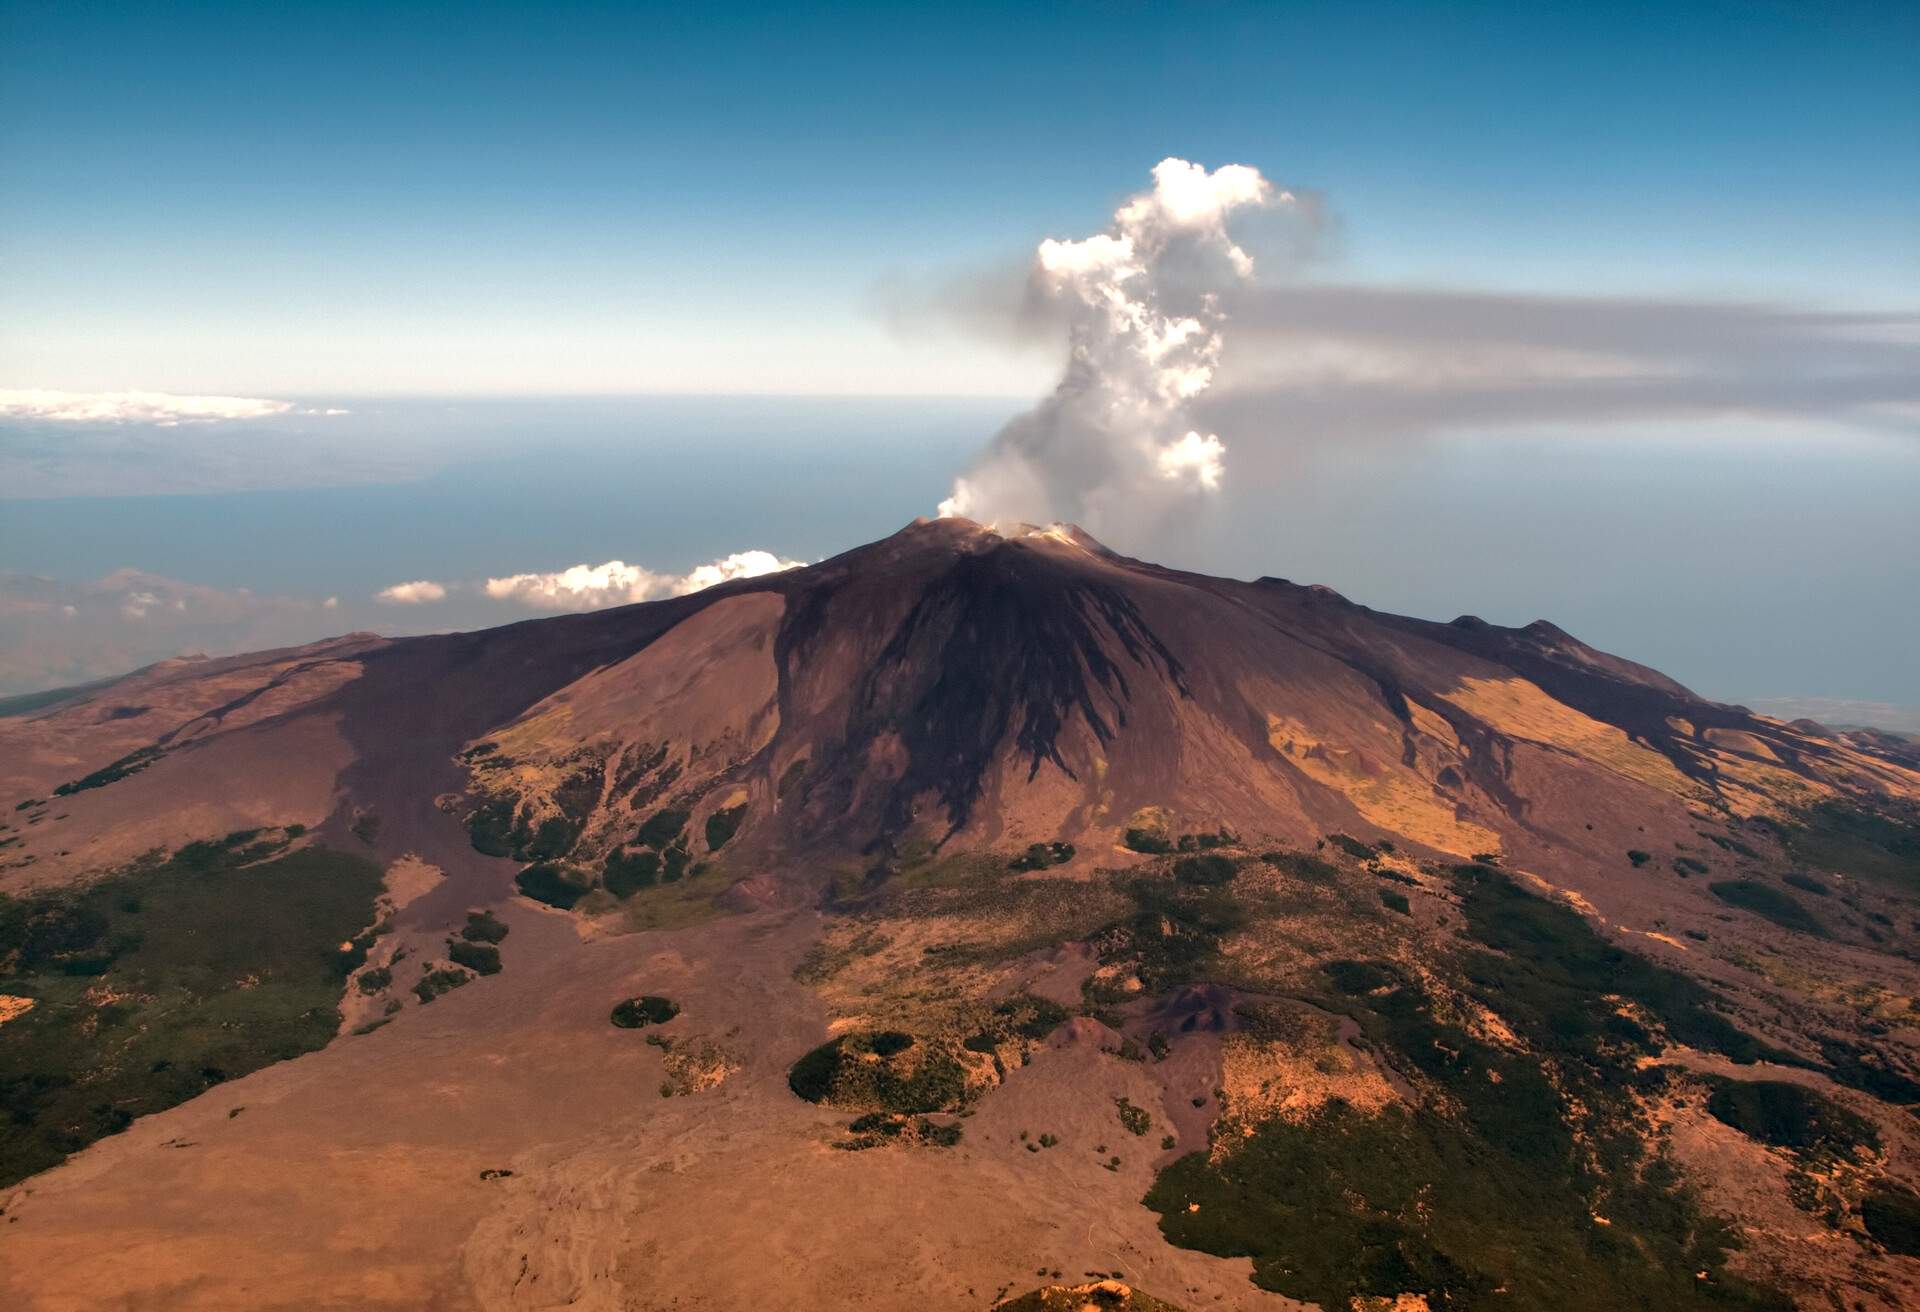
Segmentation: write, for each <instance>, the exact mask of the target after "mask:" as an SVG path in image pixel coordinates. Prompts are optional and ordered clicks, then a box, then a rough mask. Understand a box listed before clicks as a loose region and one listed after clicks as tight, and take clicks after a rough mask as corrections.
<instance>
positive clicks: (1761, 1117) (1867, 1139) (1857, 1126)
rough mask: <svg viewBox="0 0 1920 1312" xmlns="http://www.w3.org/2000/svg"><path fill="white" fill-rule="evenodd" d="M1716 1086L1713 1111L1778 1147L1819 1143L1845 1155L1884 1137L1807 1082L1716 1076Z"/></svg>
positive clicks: (1709, 1100) (1710, 1102) (1709, 1105)
mask: <svg viewBox="0 0 1920 1312" xmlns="http://www.w3.org/2000/svg"><path fill="white" fill-rule="evenodd" d="M1712 1089H1713V1091H1712V1093H1710V1094H1709V1095H1708V1097H1707V1112H1708V1114H1709V1115H1711V1116H1712V1117H1713V1118H1714V1119H1715V1120H1717V1121H1719V1122H1721V1123H1722V1124H1723V1125H1730V1126H1732V1127H1733V1128H1734V1129H1736V1130H1738V1131H1740V1133H1742V1134H1744V1135H1746V1136H1747V1137H1748V1138H1749V1139H1756V1140H1758V1141H1759V1142H1761V1143H1764V1144H1767V1145H1769V1146H1771V1147H1774V1148H1795V1149H1801V1150H1807V1149H1814V1148H1820V1149H1825V1150H1827V1151H1830V1152H1834V1153H1839V1154H1842V1155H1844V1154H1846V1153H1849V1152H1851V1151H1852V1150H1853V1148H1854V1147H1855V1146H1856V1145H1859V1144H1864V1145H1867V1146H1868V1147H1876V1146H1878V1144H1879V1142H1880V1136H1879V1134H1878V1133H1877V1132H1876V1131H1875V1130H1874V1128H1873V1126H1872V1124H1871V1123H1869V1122H1868V1121H1866V1120H1864V1119H1862V1118H1861V1117H1859V1116H1856V1115H1854V1114H1853V1113H1852V1112H1850V1111H1848V1110H1847V1109H1846V1108H1844V1107H1840V1106H1838V1105H1836V1104H1835V1103H1834V1102H1832V1101H1831V1100H1830V1099H1828V1098H1826V1097H1824V1096H1822V1095H1821V1094H1820V1093H1818V1092H1817V1091H1815V1090H1813V1089H1809V1088H1806V1087H1804V1086H1802V1085H1798V1084H1791V1083H1788V1082H1787V1081H1784V1080H1728V1079H1715V1080H1713V1081H1712Z"/></svg>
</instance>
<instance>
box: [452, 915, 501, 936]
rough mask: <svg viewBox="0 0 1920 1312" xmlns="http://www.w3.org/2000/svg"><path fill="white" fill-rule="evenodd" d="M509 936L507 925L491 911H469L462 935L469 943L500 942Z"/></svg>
mask: <svg viewBox="0 0 1920 1312" xmlns="http://www.w3.org/2000/svg"><path fill="white" fill-rule="evenodd" d="M506 936H507V927H506V926H505V925H504V924H502V923H501V922H500V920H499V919H498V918H497V917H496V916H495V915H494V914H493V912H491V911H469V912H467V923H466V927H465V928H463V929H462V930H461V931H460V937H461V938H463V939H466V940H467V941H468V942H469V943H498V942H499V941H500V940H501V939H503V938H505V937H506Z"/></svg>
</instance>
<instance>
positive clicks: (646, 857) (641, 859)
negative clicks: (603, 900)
mask: <svg viewBox="0 0 1920 1312" xmlns="http://www.w3.org/2000/svg"><path fill="white" fill-rule="evenodd" d="M600 869H601V873H600V882H601V883H603V884H605V885H606V888H607V892H609V893H611V894H613V895H614V896H615V897H632V896H633V895H634V894H635V893H638V892H639V891H640V890H641V889H643V888H651V887H653V886H654V885H655V884H657V883H659V882H660V857H659V854H658V853H655V852H645V851H642V852H609V853H607V859H606V863H605V864H604V865H602V866H601V868H600Z"/></svg>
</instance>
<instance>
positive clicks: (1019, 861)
mask: <svg viewBox="0 0 1920 1312" xmlns="http://www.w3.org/2000/svg"><path fill="white" fill-rule="evenodd" d="M1073 854H1074V846H1073V844H1072V843H1059V842H1054V843H1033V844H1031V845H1029V846H1028V848H1027V850H1026V851H1025V852H1023V853H1021V854H1020V855H1019V856H1017V857H1015V858H1014V859H1013V860H1012V861H1009V862H1008V863H1007V869H1009V870H1047V869H1050V868H1051V867H1053V866H1057V865H1064V864H1066V863H1067V862H1068V861H1071V860H1073Z"/></svg>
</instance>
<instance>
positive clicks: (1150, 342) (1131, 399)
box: [939, 158, 1295, 528]
mask: <svg viewBox="0 0 1920 1312" xmlns="http://www.w3.org/2000/svg"><path fill="white" fill-rule="evenodd" d="M1294 201H1295V197H1294V196H1293V195H1292V194H1291V193H1289V192H1286V191H1282V190H1280V189H1279V188H1277V187H1275V186H1274V185H1273V184H1272V183H1271V182H1269V181H1268V180H1267V179H1266V178H1264V177H1262V176H1261V175H1260V173H1259V171H1258V170H1256V169H1252V168H1248V167H1246V166H1245V165H1239V164H1229V165H1225V166H1222V167H1221V168H1218V169H1214V170H1212V171H1211V172H1209V171H1208V170H1207V169H1206V168H1204V167H1202V166H1200V165H1198V164H1191V163H1188V162H1187V161H1185V160H1180V159H1171V158H1170V159H1165V160H1162V161H1161V162H1160V163H1159V164H1158V165H1156V166H1155V167H1154V170H1153V186H1152V188H1151V189H1150V190H1147V191H1144V192H1141V193H1139V194H1138V195H1135V196H1132V197H1130V198H1129V199H1128V200H1127V201H1126V202H1125V203H1124V204H1122V205H1121V206H1120V208H1119V209H1118V210H1117V211H1116V212H1115V214H1114V216H1113V222H1112V224H1111V226H1110V227H1109V228H1108V230H1107V231H1105V232H1100V233H1096V234H1094V235H1092V236H1090V237H1086V238H1082V239H1080V240H1068V241H1063V240H1057V239H1054V238H1048V239H1047V240H1045V241H1043V242H1041V243H1040V246H1039V249H1038V250H1037V251H1036V252H1035V254H1034V259H1033V264H1032V267H1031V270H1030V272H1029V276H1028V280H1027V283H1026V297H1025V299H1023V302H1022V310H1021V314H1020V316H1019V318H1018V319H1017V320H1016V322H1019V323H1021V324H1023V325H1029V326H1030V325H1031V324H1032V323H1033V322H1035V321H1036V320H1044V317H1045V310H1046V309H1047V308H1052V309H1054V310H1055V311H1056V312H1057V313H1059V314H1061V315H1063V316H1064V318H1065V322H1066V325H1067V342H1068V357H1067V363H1066V368H1065V372H1064V374H1063V376H1062V378H1061V380H1060V383H1059V385H1058V386H1057V387H1056V388H1055V389H1054V392H1053V394H1052V395H1051V396H1049V397H1048V398H1047V399H1046V400H1045V401H1043V402H1041V404H1040V405H1039V406H1037V407H1035V408H1034V409H1033V410H1031V411H1029V412H1028V413H1026V414H1024V415H1022V416H1020V417H1019V418H1017V419H1015V420H1014V421H1013V422H1012V423H1010V424H1008V425H1007V426H1006V427H1005V428H1004V429H1002V430H1001V432H1000V434H999V436H997V437H996V438H995V439H994V441H993V443H992V444H991V445H990V446H989V447H988V449H987V450H986V452H984V453H983V454H982V456H981V457H980V459H979V460H977V461H976V462H975V463H974V465H973V467H972V468H971V469H969V470H968V471H967V472H966V473H965V474H963V475H962V476H961V477H960V478H959V479H957V480H956V481H955V483H954V486H953V491H952V493H951V494H950V495H949V496H948V497H947V498H946V500H944V501H943V502H941V504H940V507H939V513H940V514H941V515H943V516H944V515H965V516H968V517H970V518H975V519H983V520H990V521H1007V520H1031V521H1035V522H1042V523H1044V522H1047V521H1049V520H1053V519H1063V518H1065V519H1074V520H1076V521H1079V522H1081V523H1085V524H1088V525H1089V526H1091V527H1096V528H1097V527H1098V526H1099V525H1100V523H1101V522H1102V521H1103V520H1104V519H1106V518H1108V517H1109V516H1110V515H1115V514H1119V513H1127V514H1129V515H1137V514H1139V513H1141V512H1142V510H1143V508H1144V507H1146V506H1147V505H1148V504H1150V503H1155V502H1164V501H1166V500H1168V499H1169V498H1177V497H1178V496H1179V495H1180V494H1181V493H1182V492H1193V493H1199V494H1203V495H1204V494H1206V493H1210V492H1213V491H1216V490H1217V489H1218V488H1219V486H1220V483H1221V479H1222V477H1223V476H1224V471H1225V468H1226V447H1225V445H1224V444H1223V443H1222V441H1221V439H1220V437H1219V435H1218V434H1216V433H1213V432H1203V431H1201V430H1200V429H1199V428H1198V427H1196V426H1195V425H1194V423H1193V421H1192V411H1193V407H1194V403H1195V402H1196V400H1197V399H1198V398H1199V397H1201V396H1202V395H1203V394H1204V393H1205V392H1206V391H1207V390H1208V388H1209V387H1211V386H1212V385H1213V381H1214V374H1215V371H1216V369H1217V368H1218V365H1219V361H1220V356H1221V349H1222V344H1223V334H1222V329H1223V327H1224V324H1225V317H1226V316H1225V314H1224V312H1223V309H1222V306H1221V295H1222V292H1223V291H1224V290H1226V289H1227V288H1229V287H1232V286H1234V285H1236V284H1238V283H1241V282H1244V281H1245V280H1247V279H1249V278H1251V277H1252V275H1253V272H1254V257H1253V256H1252V255H1251V254H1249V253H1248V251H1247V250H1246V249H1245V248H1244V247H1243V246H1242V245H1241V244H1240V243H1239V242H1238V241H1236V240H1235V238H1234V236H1233V235H1232V234H1231V233H1230V232H1229V230H1228V220H1229V218H1231V217H1233V216H1234V215H1235V214H1236V213H1238V212H1244V211H1249V210H1258V209H1263V208H1268V207H1273V206H1285V205H1290V204H1292V203H1294ZM1036 302H1038V305H1037V306H1036ZM963 304H964V302H963Z"/></svg>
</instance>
